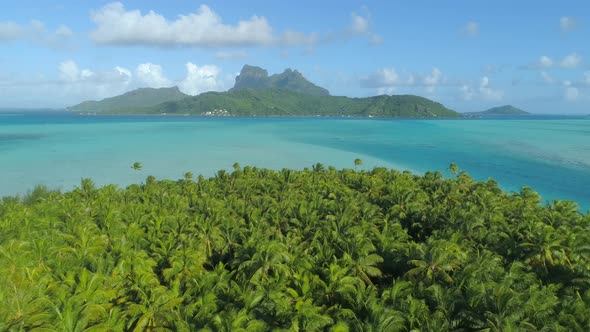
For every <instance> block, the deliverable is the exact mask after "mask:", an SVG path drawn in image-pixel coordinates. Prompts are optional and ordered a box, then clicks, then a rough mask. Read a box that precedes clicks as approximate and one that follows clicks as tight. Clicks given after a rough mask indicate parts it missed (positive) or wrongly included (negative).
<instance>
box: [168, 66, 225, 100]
mask: <svg viewBox="0 0 590 332" xmlns="http://www.w3.org/2000/svg"><path fill="white" fill-rule="evenodd" d="M186 71H187V74H186V77H185V78H184V79H183V80H182V81H180V82H179V83H178V88H179V89H180V91H182V92H184V93H186V94H189V95H193V96H194V95H198V94H200V93H202V92H207V91H220V90H222V89H223V82H221V81H220V80H219V78H218V76H219V73H220V72H221V69H220V68H219V67H217V66H213V65H203V66H200V67H199V66H197V65H195V64H193V63H191V62H189V63H187V64H186Z"/></svg>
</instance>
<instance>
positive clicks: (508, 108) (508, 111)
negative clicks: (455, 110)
mask: <svg viewBox="0 0 590 332" xmlns="http://www.w3.org/2000/svg"><path fill="white" fill-rule="evenodd" d="M469 114H473V115H528V114H531V113H529V112H526V111H523V110H521V109H520V108H517V107H514V106H512V105H504V106H498V107H492V108H490V109H487V110H485V111H483V112H473V113H469Z"/></svg>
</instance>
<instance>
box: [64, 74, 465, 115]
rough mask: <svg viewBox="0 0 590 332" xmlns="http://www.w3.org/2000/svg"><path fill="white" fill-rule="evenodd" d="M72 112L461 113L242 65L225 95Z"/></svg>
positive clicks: (120, 101)
mask: <svg viewBox="0 0 590 332" xmlns="http://www.w3.org/2000/svg"><path fill="white" fill-rule="evenodd" d="M68 110H71V111H77V112H100V113H103V114H163V115H202V116H337V117H386V118H389V117H405V118H457V117H462V116H463V115H461V114H460V113H457V112H455V111H453V110H450V109H448V108H446V107H445V106H443V105H442V104H440V103H437V102H435V101H432V100H430V99H427V98H424V97H419V96H414V95H393V96H389V95H380V96H374V97H366V98H349V97H343V96H331V95H330V92H329V91H328V90H327V89H324V88H322V87H319V86H317V85H315V84H313V83H311V82H309V81H308V80H307V79H305V78H304V77H303V75H302V74H301V73H300V72H299V71H297V70H291V69H286V70H285V71H283V72H282V73H281V74H275V75H271V76H269V75H268V72H267V71H266V70H265V69H262V68H260V67H255V66H250V65H245V66H244V67H243V68H242V71H241V72H240V74H239V75H238V76H237V77H236V82H235V84H234V87H233V88H231V89H230V90H229V91H227V92H205V93H202V94H200V95H197V96H188V95H185V94H183V93H182V92H181V91H180V90H178V88H177V87H172V88H161V89H149V88H143V89H137V90H134V91H130V92H127V93H125V94H123V95H120V96H116V97H111V98H106V99H103V100H101V101H86V102H83V103H81V104H78V105H75V106H71V107H68Z"/></svg>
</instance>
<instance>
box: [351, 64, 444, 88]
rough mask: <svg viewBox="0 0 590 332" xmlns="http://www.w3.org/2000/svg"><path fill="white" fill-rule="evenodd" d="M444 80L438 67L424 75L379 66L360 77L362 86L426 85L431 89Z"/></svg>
mask: <svg viewBox="0 0 590 332" xmlns="http://www.w3.org/2000/svg"><path fill="white" fill-rule="evenodd" d="M443 81H444V77H443V73H442V72H441V71H440V69H438V68H436V67H435V68H432V71H431V72H430V73H429V74H426V75H420V74H413V73H404V74H403V75H402V74H399V73H398V72H397V71H396V70H395V69H394V68H381V69H379V70H377V71H376V72H375V73H373V74H371V75H368V76H366V77H363V78H361V79H360V84H361V86H362V87H364V88H385V87H396V86H414V87H426V88H429V90H432V89H433V88H434V87H436V86H438V85H441V84H442V83H443Z"/></svg>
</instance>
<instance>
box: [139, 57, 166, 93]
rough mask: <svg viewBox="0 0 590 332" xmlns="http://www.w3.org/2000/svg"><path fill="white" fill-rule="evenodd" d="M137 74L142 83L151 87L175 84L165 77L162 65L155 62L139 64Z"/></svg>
mask: <svg viewBox="0 0 590 332" xmlns="http://www.w3.org/2000/svg"><path fill="white" fill-rule="evenodd" d="M135 76H136V77H137V80H138V81H139V83H140V84H142V85H146V86H148V87H150V88H163V87H169V86H172V85H173V83H172V81H170V80H169V79H167V78H166V77H164V73H163V70H162V66H160V65H155V64H153V63H142V64H139V65H138V66H137V69H135Z"/></svg>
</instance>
